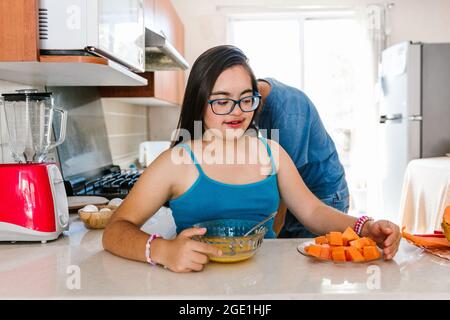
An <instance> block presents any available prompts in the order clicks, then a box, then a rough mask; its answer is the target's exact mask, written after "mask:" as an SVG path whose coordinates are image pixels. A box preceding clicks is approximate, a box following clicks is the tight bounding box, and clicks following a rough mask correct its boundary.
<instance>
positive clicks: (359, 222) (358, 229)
mask: <svg viewBox="0 0 450 320" xmlns="http://www.w3.org/2000/svg"><path fill="white" fill-rule="evenodd" d="M371 220H373V219H372V218H371V217H368V216H362V217H361V218H359V219H358V220H356V223H355V227H354V228H353V230H355V232H356V234H357V235H358V236H361V232H362V229H363V227H364V224H365V223H366V222H367V221H371Z"/></svg>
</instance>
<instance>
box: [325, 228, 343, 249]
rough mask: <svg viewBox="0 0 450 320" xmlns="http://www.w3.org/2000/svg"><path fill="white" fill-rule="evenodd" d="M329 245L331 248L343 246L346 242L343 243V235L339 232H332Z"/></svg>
mask: <svg viewBox="0 0 450 320" xmlns="http://www.w3.org/2000/svg"><path fill="white" fill-rule="evenodd" d="M328 243H329V244H330V245H331V246H343V245H344V242H343V241H342V233H341V232H337V231H331V232H330V233H329V239H328Z"/></svg>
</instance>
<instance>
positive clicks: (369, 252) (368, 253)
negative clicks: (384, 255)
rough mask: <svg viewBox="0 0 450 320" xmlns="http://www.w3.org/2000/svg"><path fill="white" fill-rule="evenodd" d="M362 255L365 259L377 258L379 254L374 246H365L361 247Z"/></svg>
mask: <svg viewBox="0 0 450 320" xmlns="http://www.w3.org/2000/svg"><path fill="white" fill-rule="evenodd" d="M363 256H364V258H365V259H366V260H367V261H370V260H374V259H378V258H379V257H380V256H381V254H380V252H379V251H378V249H377V247H376V246H365V247H364V248H363Z"/></svg>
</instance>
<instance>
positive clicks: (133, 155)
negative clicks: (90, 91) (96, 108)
mask: <svg viewBox="0 0 450 320" xmlns="http://www.w3.org/2000/svg"><path fill="white" fill-rule="evenodd" d="M102 106H103V112H104V114H105V121H106V130H107V132H108V137H109V145H110V148H111V156H112V160H113V163H114V164H116V165H120V166H121V167H123V168H127V167H128V166H129V165H130V164H132V163H136V161H137V159H138V158H139V144H140V143H141V142H143V141H146V140H148V115H147V114H148V107H146V106H142V105H133V104H128V103H124V102H120V101H116V100H112V99H102Z"/></svg>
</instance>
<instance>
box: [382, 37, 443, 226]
mask: <svg viewBox="0 0 450 320" xmlns="http://www.w3.org/2000/svg"><path fill="white" fill-rule="evenodd" d="M381 86H382V89H383V97H382V99H381V104H380V119H379V123H380V124H379V129H380V130H379V132H380V135H381V139H380V142H381V144H380V160H381V161H380V163H379V165H380V168H382V174H381V175H380V178H381V194H382V207H383V213H384V214H385V215H386V217H387V218H391V219H393V220H396V219H395V218H396V217H398V211H399V206H400V198H401V191H402V184H403V177H404V174H405V170H406V167H407V165H408V162H409V161H411V160H413V159H418V158H429V157H439V156H445V154H446V153H448V152H450V43H411V42H402V43H399V44H397V45H394V46H392V47H389V48H387V49H386V50H384V51H383V53H382V63H381Z"/></svg>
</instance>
